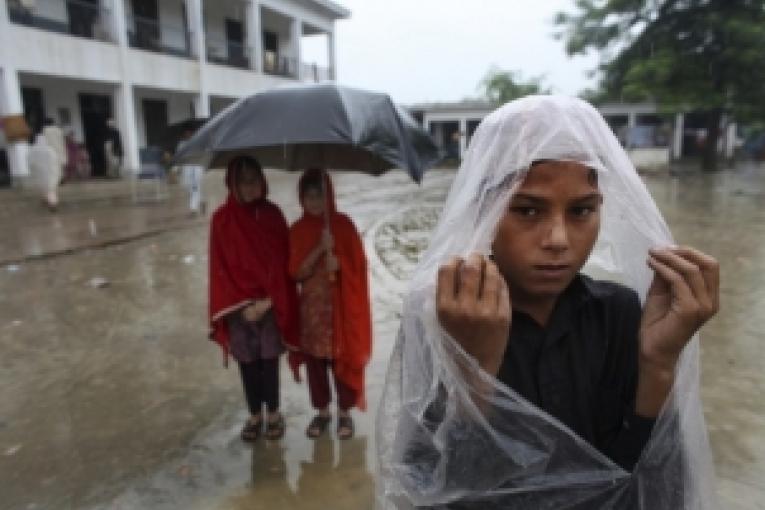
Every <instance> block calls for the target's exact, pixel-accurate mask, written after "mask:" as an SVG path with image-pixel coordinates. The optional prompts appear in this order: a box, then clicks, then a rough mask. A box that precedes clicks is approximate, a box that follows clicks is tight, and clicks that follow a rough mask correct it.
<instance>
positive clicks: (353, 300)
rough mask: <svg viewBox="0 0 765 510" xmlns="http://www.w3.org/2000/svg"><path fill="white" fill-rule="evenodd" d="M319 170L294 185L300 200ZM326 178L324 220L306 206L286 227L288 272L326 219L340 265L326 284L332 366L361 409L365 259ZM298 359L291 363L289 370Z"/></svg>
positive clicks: (367, 315)
mask: <svg viewBox="0 0 765 510" xmlns="http://www.w3.org/2000/svg"><path fill="white" fill-rule="evenodd" d="M317 172H321V170H308V171H306V172H305V173H304V174H303V176H302V177H301V179H300V184H299V185H298V186H299V187H298V193H299V194H300V202H301V204H302V203H303V196H302V193H300V190H301V189H302V188H303V182H304V181H305V179H306V178H308V177H310V176H312V175H313V176H314V178H315V174H316V173H317ZM324 182H325V196H326V200H327V207H326V208H327V216H328V218H327V219H325V218H324V217H323V216H315V215H311V214H308V213H306V212H305V208H304V212H303V216H302V217H301V218H300V219H299V220H298V221H296V222H295V223H294V224H293V225H292V227H291V228H290V262H289V271H290V274H291V275H292V276H293V278H294V277H295V275H296V274H297V273H298V271H299V270H300V266H301V265H302V263H303V261H304V260H305V258H306V257H307V256H308V254H309V253H310V252H311V251H312V250H313V249H314V248H315V247H316V245H318V244H319V242H320V240H321V235H322V231H323V230H324V228H325V227H326V225H327V223H328V224H329V227H330V230H331V232H332V237H333V239H334V255H335V257H337V260H338V262H339V267H340V268H339V270H338V272H337V278H336V279H335V281H334V282H329V281H328V282H327V284H328V285H332V307H333V324H332V330H333V350H334V370H335V374H336V376H337V377H338V379H340V381H342V382H343V383H344V384H346V385H347V386H349V387H350V388H352V389H353V390H354V391H355V392H356V395H357V401H356V406H357V407H358V408H359V409H361V410H364V409H366V397H365V392H364V368H365V367H366V364H367V362H368V361H369V356H370V354H371V350H372V317H371V310H370V304H369V284H368V280H367V260H366V256H365V254H364V246H363V244H362V242H361V237H360V236H359V233H358V232H357V231H356V227H355V226H354V224H353V222H352V221H351V219H350V218H349V217H348V216H346V215H345V214H342V213H339V212H337V210H336V207H335V193H334V190H333V187H332V182H331V180H330V178H329V175H328V174H326V173H324ZM322 260H323V259H322ZM318 263H321V262H318ZM299 362H300V361H299V360H296V361H295V362H294V363H293V369H295V368H296V366H297V364H299Z"/></svg>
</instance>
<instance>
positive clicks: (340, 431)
mask: <svg viewBox="0 0 765 510" xmlns="http://www.w3.org/2000/svg"><path fill="white" fill-rule="evenodd" d="M352 437H353V419H352V418H351V417H350V416H339V417H338V418H337V438H338V439H350V438H352Z"/></svg>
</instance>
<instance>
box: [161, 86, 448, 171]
mask: <svg viewBox="0 0 765 510" xmlns="http://www.w3.org/2000/svg"><path fill="white" fill-rule="evenodd" d="M237 155H249V156H252V157H254V158H256V159H257V160H258V161H259V162H260V164H261V165H263V166H264V167H268V168H282V169H286V170H302V169H305V168H310V167H321V168H332V169H334V170H359V171H362V172H366V173H370V174H374V175H378V174H381V173H383V172H385V171H386V170H389V169H391V168H401V169H403V170H406V171H407V172H408V173H409V175H411V176H412V178H413V179H414V180H415V181H418V182H419V181H420V179H421V178H422V174H423V173H424V171H425V170H426V169H427V168H428V167H430V166H432V165H434V164H435V163H436V162H437V161H438V160H439V156H438V148H437V147H436V145H435V144H434V143H433V140H432V139H431V138H430V136H429V135H428V134H427V133H425V132H424V131H423V130H422V129H421V128H420V127H419V126H418V125H417V123H416V122H415V121H414V119H413V118H412V117H411V116H410V115H409V114H408V113H407V112H405V111H404V110H403V109H401V108H400V107H398V106H397V105H396V104H394V103H393V101H391V99H390V97H389V96H388V95H387V94H380V93H374V92H366V91H362V90H357V89H352V88H348V87H341V86H338V85H333V84H320V85H307V86H294V87H285V88H279V89H273V90H269V91H267V92H262V93H258V94H254V95H252V96H249V97H247V98H244V99H240V100H239V101H237V102H236V103H234V104H233V105H231V106H229V107H228V108H227V109H226V110H224V111H222V112H220V113H219V114H218V115H217V116H215V117H214V118H213V119H211V120H210V122H208V123H207V124H206V125H205V126H203V127H202V128H201V129H200V130H199V131H198V132H197V133H196V134H195V135H194V136H193V137H192V138H191V139H190V140H189V141H188V142H187V143H186V144H185V145H184V147H183V149H182V150H180V151H179V152H178V154H176V158H175V159H176V162H178V163H198V164H202V165H204V166H207V167H210V168H219V167H223V166H225V165H226V164H227V163H228V162H229V160H231V159H232V158H233V157H235V156H237Z"/></svg>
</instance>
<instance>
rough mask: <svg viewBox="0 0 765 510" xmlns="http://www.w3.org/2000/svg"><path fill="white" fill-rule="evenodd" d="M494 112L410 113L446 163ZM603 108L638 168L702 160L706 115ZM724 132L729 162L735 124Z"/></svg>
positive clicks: (485, 108)
mask: <svg viewBox="0 0 765 510" xmlns="http://www.w3.org/2000/svg"><path fill="white" fill-rule="evenodd" d="M495 108H496V106H495V105H493V104H491V103H489V102H487V101H481V100H464V101H459V102H454V103H426V104H419V105H412V106H410V107H409V110H410V111H411V112H412V114H413V115H414V116H415V118H417V119H418V120H419V121H420V123H421V124H422V127H423V128H424V129H425V130H426V131H428V132H429V133H430V134H431V135H432V136H433V138H434V140H435V142H436V144H437V145H438V146H439V148H440V149H441V150H442V152H443V154H444V155H445V156H446V157H447V158H452V159H462V157H463V155H464V154H465V151H466V150H467V147H468V145H469V143H470V139H471V138H472V136H473V133H474V132H475V130H476V128H477V127H478V124H480V122H481V120H482V119H483V118H484V117H486V116H487V115H488V114H490V113H491V112H492V111H494V109H495ZM598 109H599V111H600V113H601V114H602V115H603V117H604V118H605V119H606V122H608V124H609V125H610V126H611V128H612V129H613V130H614V133H616V135H617V137H618V138H619V139H620V141H621V142H622V144H624V146H625V148H626V149H627V152H628V153H629V155H630V158H631V159H632V161H633V163H634V164H635V166H637V167H639V168H652V167H665V166H667V165H668V164H669V163H670V161H672V160H678V159H681V158H683V157H687V156H694V155H697V154H698V150H699V149H698V146H697V142H698V141H699V139H703V137H704V133H705V132H706V129H705V126H706V124H705V120H706V119H705V118H704V117H703V115H700V114H698V113H695V112H687V113H683V112H679V113H671V114H668V113H666V112H663V111H661V110H660V109H659V107H658V106H657V105H655V104H653V103H634V104H631V103H608V104H602V105H600V106H598ZM721 129H722V133H723V136H721V137H720V146H719V147H718V150H719V152H720V154H722V155H724V156H725V157H726V158H729V159H730V158H731V157H732V156H733V152H734V150H735V144H736V124H735V123H734V122H732V121H731V119H724V120H723V125H722V126H721Z"/></svg>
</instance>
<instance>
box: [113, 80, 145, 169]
mask: <svg viewBox="0 0 765 510" xmlns="http://www.w3.org/2000/svg"><path fill="white" fill-rule="evenodd" d="M114 99H115V103H116V111H117V115H116V117H117V118H116V121H117V125H118V126H119V130H120V135H121V136H122V150H123V152H124V154H125V156H124V161H123V162H122V166H123V168H124V169H125V171H126V172H128V173H138V170H139V169H140V166H141V162H140V159H139V157H138V126H137V124H136V115H135V96H134V94H133V85H132V84H130V83H127V82H123V83H121V84H120V85H118V86H117V89H116V90H115V91H114Z"/></svg>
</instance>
